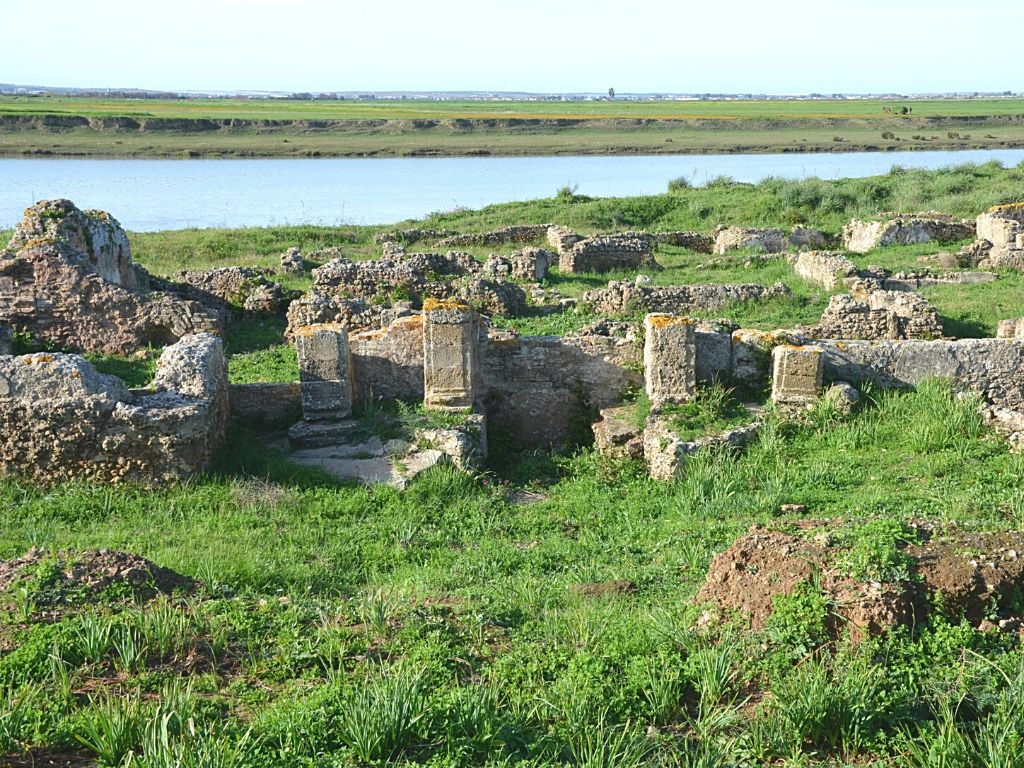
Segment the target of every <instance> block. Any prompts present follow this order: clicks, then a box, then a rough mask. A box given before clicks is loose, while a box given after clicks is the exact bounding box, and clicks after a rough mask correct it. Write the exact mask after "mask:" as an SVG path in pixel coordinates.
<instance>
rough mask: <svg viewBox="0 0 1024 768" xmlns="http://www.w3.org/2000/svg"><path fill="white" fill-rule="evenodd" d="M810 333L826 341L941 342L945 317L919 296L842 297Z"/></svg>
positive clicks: (835, 299)
mask: <svg viewBox="0 0 1024 768" xmlns="http://www.w3.org/2000/svg"><path fill="white" fill-rule="evenodd" d="M810 334H811V336H813V337H814V338H823V339H937V338H939V337H941V336H942V318H941V317H939V313H938V310H936V309H935V307H934V305H933V304H932V303H931V302H930V301H928V300H927V299H926V298H924V297H923V296H921V295H919V294H916V293H910V292H905V291H869V292H858V293H856V294H855V295H848V294H840V295H838V296H833V297H832V298H831V299H830V300H829V303H828V306H827V307H826V308H825V311H824V312H823V313H822V315H821V320H820V321H819V324H818V326H817V327H815V328H814V329H812V330H811V331H810Z"/></svg>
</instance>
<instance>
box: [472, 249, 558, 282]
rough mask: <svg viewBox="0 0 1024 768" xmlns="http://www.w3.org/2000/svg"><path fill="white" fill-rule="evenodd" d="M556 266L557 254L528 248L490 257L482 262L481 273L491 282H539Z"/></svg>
mask: <svg viewBox="0 0 1024 768" xmlns="http://www.w3.org/2000/svg"><path fill="white" fill-rule="evenodd" d="M556 264H558V254H555V253H552V252H551V251H546V250H544V249H543V248H535V247H528V248H523V249H522V250H519V251H516V252H515V253H513V254H511V255H509V256H496V255H494V254H491V256H490V257H489V258H488V259H487V261H486V262H484V265H483V267H482V272H483V273H484V274H485V275H487V277H489V278H490V279H492V280H507V279H512V280H524V281H527V282H540V281H542V280H544V278H546V277H547V275H548V270H549V269H551V267H553V266H554V265H556Z"/></svg>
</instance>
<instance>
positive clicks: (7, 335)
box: [0, 325, 14, 355]
mask: <svg viewBox="0 0 1024 768" xmlns="http://www.w3.org/2000/svg"><path fill="white" fill-rule="evenodd" d="M13 354H14V331H12V330H11V329H10V328H8V327H7V326H6V325H0V355H13Z"/></svg>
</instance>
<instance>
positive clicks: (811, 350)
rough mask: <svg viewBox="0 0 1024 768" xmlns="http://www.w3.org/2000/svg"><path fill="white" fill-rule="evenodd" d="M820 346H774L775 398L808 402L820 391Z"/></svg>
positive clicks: (799, 402)
mask: <svg viewBox="0 0 1024 768" xmlns="http://www.w3.org/2000/svg"><path fill="white" fill-rule="evenodd" d="M822 368H823V361H822V349H821V347H807V346H802V347H800V346H793V345H791V344H781V345H779V346H777V347H775V348H774V349H773V350H772V401H774V402H776V403H780V404H783V405H807V404H810V403H814V402H817V400H818V397H819V395H820V394H821V374H822Z"/></svg>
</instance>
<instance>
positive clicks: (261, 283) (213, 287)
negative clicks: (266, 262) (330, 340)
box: [158, 258, 301, 313]
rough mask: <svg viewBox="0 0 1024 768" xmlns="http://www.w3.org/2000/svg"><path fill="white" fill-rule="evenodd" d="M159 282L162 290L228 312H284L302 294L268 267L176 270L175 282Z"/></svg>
mask: <svg viewBox="0 0 1024 768" xmlns="http://www.w3.org/2000/svg"><path fill="white" fill-rule="evenodd" d="M300 261H301V258H300ZM158 282H159V287H160V289H161V290H164V291H167V292H170V293H174V294H176V295H178V296H180V297H181V298H183V299H187V300H189V301H198V302H200V303H202V304H203V305H205V306H207V307H213V308H217V309H220V310H221V311H223V312H225V313H228V312H230V311H232V310H238V309H242V310H245V311H246V312H280V311H282V310H283V309H284V308H285V307H286V306H287V305H288V302H290V301H291V300H292V299H294V298H297V296H298V294H297V292H292V291H287V290H285V289H284V288H283V287H282V286H281V284H280V283H276V282H274V281H272V280H268V279H267V272H266V271H264V270H261V269H255V268H253V267H218V268H216V269H209V270H197V271H183V272H177V273H175V275H174V281H173V282H171V281H158Z"/></svg>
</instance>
